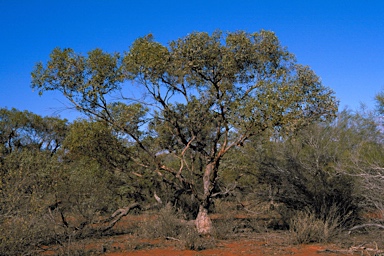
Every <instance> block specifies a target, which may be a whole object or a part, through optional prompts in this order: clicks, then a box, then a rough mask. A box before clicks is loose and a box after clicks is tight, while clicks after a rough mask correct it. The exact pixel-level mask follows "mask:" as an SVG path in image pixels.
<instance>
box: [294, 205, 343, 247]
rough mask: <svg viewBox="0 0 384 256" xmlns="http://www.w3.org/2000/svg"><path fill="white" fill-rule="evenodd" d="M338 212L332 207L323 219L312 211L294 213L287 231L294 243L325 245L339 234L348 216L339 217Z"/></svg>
mask: <svg viewBox="0 0 384 256" xmlns="http://www.w3.org/2000/svg"><path fill="white" fill-rule="evenodd" d="M339 213H340V210H338V209H337V207H336V206H333V207H332V208H331V210H330V212H329V213H328V214H326V215H325V216H326V217H325V218H321V217H319V215H318V214H316V213H315V212H313V211H310V210H305V211H295V212H294V214H293V215H292V218H291V219H290V222H289V230H290V232H291V233H292V234H293V236H292V239H293V242H294V243H298V244H307V243H326V242H329V241H330V240H331V239H333V238H335V237H336V236H337V235H339V234H340V232H341V230H342V226H341V224H342V223H343V222H344V220H345V219H346V218H348V217H349V216H348V214H346V215H345V216H341V215H340V214H339Z"/></svg>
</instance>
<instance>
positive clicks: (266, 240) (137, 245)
mask: <svg viewBox="0 0 384 256" xmlns="http://www.w3.org/2000/svg"><path fill="white" fill-rule="evenodd" d="M153 217H154V216H151V215H128V216H125V217H124V218H123V219H122V220H121V221H120V222H119V223H118V225H117V226H116V227H115V228H114V229H115V230H116V231H117V232H119V231H120V232H121V231H123V230H125V229H126V228H127V227H130V226H132V225H137V224H138V223H139V222H142V221H143V220H144V221H145V220H153V219H154V218H153ZM212 217H213V218H217V216H212ZM240 218H241V217H240ZM383 233H384V232H380V235H378V234H376V236H373V239H376V240H377V239H378V240H384V239H383V237H384V234H383ZM206 239H208V240H209V241H210V242H208V243H207V245H208V246H207V249H204V250H199V251H194V250H186V249H185V248H186V247H185V245H184V244H183V242H182V241H177V240H176V239H168V240H167V239H152V240H149V239H142V238H139V237H137V236H135V235H129V234H124V235H113V236H109V237H101V238H92V239H86V240H82V241H80V242H76V244H73V245H72V247H73V248H79V249H80V250H82V251H83V252H85V253H86V255H103V256H125V255H133V256H134V255H137V256H146V255H147V256H149V255H151V256H152V255H170V256H176V255H186V256H198V255H221V256H234V255H256V256H267V255H281V256H288V255H289V256H291V255H296V256H315V255H316V256H321V255H324V256H336V255H378V254H375V251H373V249H374V248H375V246H376V247H377V244H375V243H372V242H373V241H376V240H372V237H371V238H369V239H366V237H364V235H363V236H359V237H357V238H356V237H353V236H348V237H347V238H346V240H344V241H343V242H342V243H338V244H309V245H295V244H294V243H292V239H291V237H290V233H289V232H288V231H271V230H267V231H265V232H261V233H256V232H253V233H252V232H250V233H240V234H237V236H234V237H231V238H230V239H226V240H218V239H214V238H206ZM376 242H378V244H379V247H378V248H379V249H384V248H382V246H384V241H376ZM359 244H360V245H364V248H365V249H363V247H359V248H354V250H348V249H350V248H351V246H352V245H359ZM73 248H72V249H73ZM51 249H52V250H51ZM51 249H50V250H49V251H45V252H44V253H42V255H62V253H61V254H60V248H59V249H57V248H56V249H54V248H51ZM64 250H65V249H64ZM61 251H63V249H61ZM376 252H379V251H376ZM380 252H382V251H380ZM65 255H67V254H65ZM76 255H77V254H76ZM380 255H381V254H380ZM383 255H384V254H383Z"/></svg>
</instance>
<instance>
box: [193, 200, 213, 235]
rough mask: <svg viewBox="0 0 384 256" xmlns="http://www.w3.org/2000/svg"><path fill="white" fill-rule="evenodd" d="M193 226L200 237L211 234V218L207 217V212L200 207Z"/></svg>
mask: <svg viewBox="0 0 384 256" xmlns="http://www.w3.org/2000/svg"><path fill="white" fill-rule="evenodd" d="M195 225H196V229H197V232H198V233H199V234H201V235H210V234H212V230H213V225H212V221H211V218H210V217H209V216H208V210H207V209H205V208H204V207H202V206H200V208H199V213H198V214H197V217H196V220H195Z"/></svg>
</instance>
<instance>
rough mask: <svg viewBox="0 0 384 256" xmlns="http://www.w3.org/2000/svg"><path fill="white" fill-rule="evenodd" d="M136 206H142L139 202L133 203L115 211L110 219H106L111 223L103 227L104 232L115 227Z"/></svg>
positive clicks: (105, 221)
mask: <svg viewBox="0 0 384 256" xmlns="http://www.w3.org/2000/svg"><path fill="white" fill-rule="evenodd" d="M135 208H141V206H140V204H139V203H133V204H131V205H129V206H127V207H124V208H120V209H118V210H117V211H115V212H114V213H113V214H112V215H111V216H110V217H109V218H108V219H106V220H104V221H103V222H104V223H107V222H109V224H108V225H107V226H106V227H105V228H103V229H102V231H103V232H105V231H107V230H109V229H111V228H113V226H115V224H116V223H117V222H118V221H119V220H120V219H121V218H122V217H124V216H126V215H127V214H128V213H129V212H130V211H131V210H133V209H135Z"/></svg>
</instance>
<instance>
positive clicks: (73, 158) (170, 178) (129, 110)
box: [0, 31, 384, 255]
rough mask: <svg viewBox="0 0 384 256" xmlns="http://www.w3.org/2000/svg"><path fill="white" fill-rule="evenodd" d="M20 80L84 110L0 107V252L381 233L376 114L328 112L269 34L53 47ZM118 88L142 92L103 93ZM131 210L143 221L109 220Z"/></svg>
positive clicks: (330, 107)
mask: <svg viewBox="0 0 384 256" xmlns="http://www.w3.org/2000/svg"><path fill="white" fill-rule="evenodd" d="M32 77H33V81H32V87H34V88H36V89H38V90H39V92H40V93H43V92H44V91H49V90H57V91H59V92H61V93H62V94H63V95H64V96H65V97H66V98H67V99H68V100H69V102H71V103H72V104H73V106H74V107H75V108H76V109H77V110H79V111H81V112H82V113H83V114H86V115H87V116H88V118H84V119H78V120H75V121H73V122H71V123H70V122H68V121H67V120H62V119H60V118H54V117H41V116H38V115H36V114H33V113H30V112H28V111H24V112H22V111H19V110H17V109H11V110H9V109H5V108H4V109H0V175H1V176H0V254H1V255H29V254H35V253H38V252H41V251H43V250H45V249H46V248H50V247H56V248H62V250H59V251H58V254H61V255H66V254H67V255H70V254H77V253H80V252H78V251H71V250H72V249H71V248H70V247H69V245H71V244H72V243H74V242H76V241H81V240H84V239H88V238H95V237H102V236H106V235H112V234H116V233H130V234H132V235H135V236H140V237H143V238H145V237H147V238H148V237H149V238H153V239H155V238H156V239H159V238H162V239H171V240H175V241H179V242H180V243H181V244H182V245H183V246H184V247H185V248H188V249H195V250H202V249H206V248H211V247H213V246H215V239H228V238H229V237H231V236H232V235H235V234H236V235H238V234H240V233H261V234H262V233H263V232H269V231H270V230H276V229H278V230H286V232H290V234H291V239H292V242H293V243H312V242H329V241H331V240H333V239H336V238H337V237H339V236H340V235H341V234H343V233H345V232H347V231H348V230H350V231H353V232H356V231H357V230H360V229H363V230H364V231H365V232H368V231H369V228H370V227H375V228H380V227H382V223H381V221H382V219H383V214H384V197H383V196H382V193H381V192H382V190H383V189H384V183H383V177H384V169H383V166H384V162H383V161H384V155H383V152H384V150H383V146H384V144H383V135H382V129H381V128H382V127H381V124H380V122H379V121H380V120H379V119H378V116H376V115H374V114H373V112H372V113H367V112H363V111H361V112H357V113H353V112H351V111H348V110H345V111H342V112H339V113H337V101H336V99H335V97H334V95H333V92H332V91H331V90H330V89H329V88H326V87H324V86H323V85H322V84H321V82H320V80H319V78H318V77H317V76H316V75H315V74H314V72H313V71H311V70H310V69H309V68H308V67H304V66H301V65H299V64H297V63H296V61H295V58H294V57H293V55H292V54H291V53H289V52H288V51H287V50H286V48H285V47H282V46H281V45H280V43H279V41H278V39H277V37H276V36H275V35H274V34H273V33H271V32H268V31H261V32H259V33H254V34H249V33H246V32H235V33H228V34H226V35H223V33H221V32H215V33H214V34H212V35H208V34H206V33H192V34H190V35H189V36H187V37H185V38H181V39H179V40H176V41H174V42H172V43H171V44H170V45H169V46H168V47H165V46H163V45H161V44H159V43H156V42H155V41H154V39H153V37H152V36H151V35H149V36H147V37H144V38H139V39H138V40H137V41H135V43H134V44H133V45H132V47H131V48H130V51H129V52H127V53H126V54H125V56H124V57H123V58H121V57H120V55H119V54H114V55H111V54H107V53H104V52H102V51H101V50H99V49H97V50H94V51H92V52H90V53H89V54H88V56H82V55H79V54H76V53H75V52H74V51H73V50H71V49H64V50H61V49H55V50H54V51H53V52H52V54H51V59H50V60H49V61H48V63H47V65H46V66H44V65H43V64H41V63H40V64H38V65H37V66H36V68H35V70H34V71H33V73H32ZM129 82H130V83H131V84H134V85H135V86H136V85H140V86H141V87H140V89H139V91H140V92H142V93H143V96H142V98H141V97H137V96H136V97H134V96H135V93H133V94H132V95H129V97H125V96H121V97H120V99H119V100H114V99H116V97H117V96H116V94H119V93H122V92H121V91H120V89H122V88H121V85H122V84H123V83H129ZM180 99H181V100H180ZM380 99H381V98H380V97H379V98H378V102H379V105H380V104H381V103H380ZM379 111H381V108H379ZM144 213H146V214H149V215H151V216H153V219H150V218H149V219H146V220H145V222H140V221H139V222H137V223H135V225H134V226H132V227H129V228H125V229H124V228H121V227H118V223H119V221H121V220H122V218H123V217H124V216H126V215H127V214H144ZM367 214H368V215H367ZM215 215H216V216H220V217H216V218H214V216H215ZM238 215H239V216H238ZM366 216H371V217H372V216H375V218H371V219H370V220H369V222H367V219H366V218H365V217H366ZM366 224H369V225H366ZM76 250H77V249H76Z"/></svg>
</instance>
